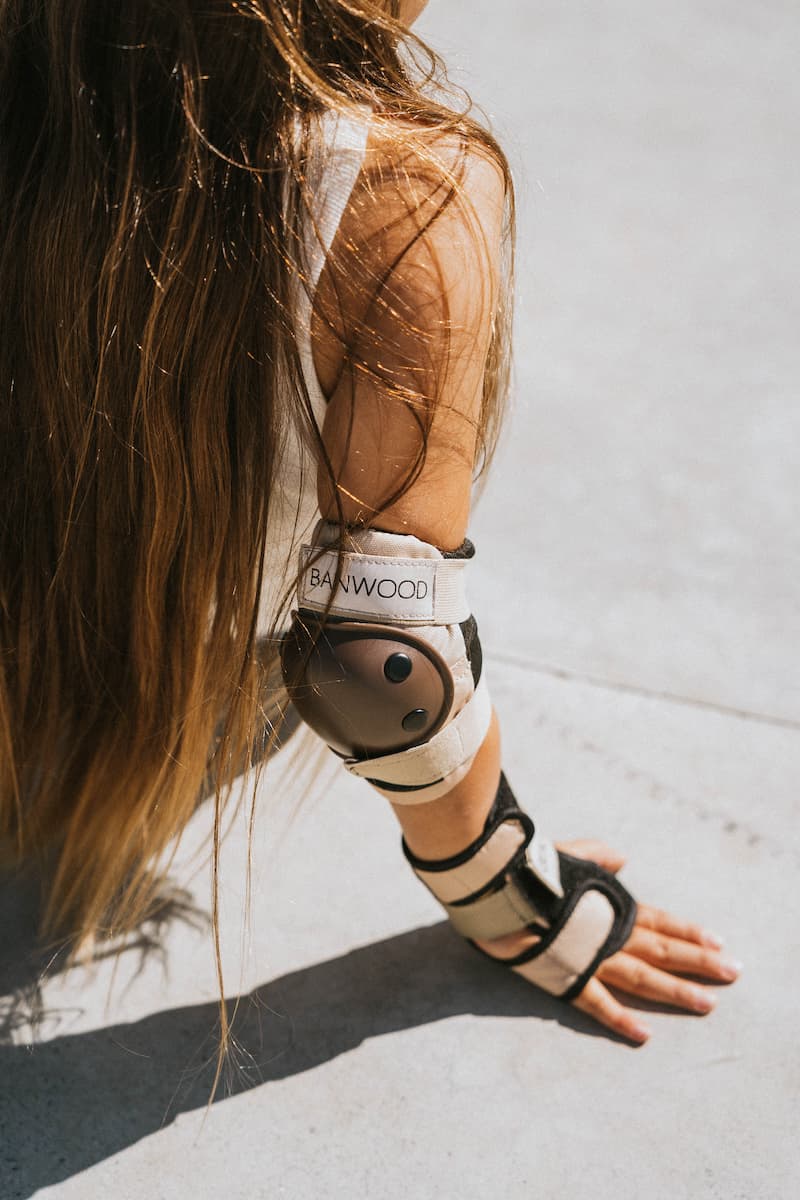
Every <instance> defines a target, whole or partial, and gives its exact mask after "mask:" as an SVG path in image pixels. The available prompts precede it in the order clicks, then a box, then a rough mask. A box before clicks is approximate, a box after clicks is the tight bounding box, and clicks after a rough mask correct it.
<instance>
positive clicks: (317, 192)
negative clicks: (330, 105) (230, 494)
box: [294, 109, 369, 423]
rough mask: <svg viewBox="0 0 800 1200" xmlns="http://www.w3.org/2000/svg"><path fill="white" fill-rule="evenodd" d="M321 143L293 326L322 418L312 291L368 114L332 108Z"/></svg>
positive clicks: (349, 186) (348, 188) (356, 163)
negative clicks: (313, 345) (313, 337)
mask: <svg viewBox="0 0 800 1200" xmlns="http://www.w3.org/2000/svg"><path fill="white" fill-rule="evenodd" d="M319 123H320V135H321V136H320V139H319V146H318V149H317V151H316V152H315V153H313V154H312V156H311V162H310V163H309V167H308V177H307V186H308V195H309V198H310V200H309V204H310V207H309V211H308V214H307V217H306V220H305V222H304V239H303V252H304V258H305V263H304V275H305V277H306V278H305V282H304V284H303V285H302V286H300V287H298V289H297V296H296V300H295V305H294V325H295V336H296V339H297V351H298V355H299V358H300V365H301V368H302V372H303V379H304V381H305V385H306V387H307V389H308V394H309V398H310V400H311V404H312V407H313V409H314V414H315V416H316V417H317V419H318V420H319V421H320V423H321V422H322V419H323V417H324V414H325V404H326V400H325V396H324V394H323V392H322V388H321V387H320V384H319V379H318V378H317V372H316V370H315V368H314V356H313V353H312V349H311V311H312V307H313V303H314V295H315V293H316V290H317V284H318V283H319V277H320V275H321V274H322V268H323V267H324V265H325V259H326V257H327V255H328V252H329V250H330V248H331V245H332V244H333V239H334V238H335V236H336V231H337V229H338V228H339V224H340V222H341V219H342V215H343V213H344V210H345V208H346V207H347V202H348V200H349V199H350V195H351V193H352V191H353V188H354V186H355V182H356V180H357V178H358V175H359V172H360V171H361V167H362V166H363V163H364V155H365V153H366V148H367V138H368V136H369V113H368V110H366V109H365V112H364V118H363V120H359V119H356V118H353V117H348V116H345V115H344V114H343V113H339V112H336V111H335V110H332V109H330V110H328V111H327V112H325V113H324V114H323V115H322V116H321V117H320V118H319Z"/></svg>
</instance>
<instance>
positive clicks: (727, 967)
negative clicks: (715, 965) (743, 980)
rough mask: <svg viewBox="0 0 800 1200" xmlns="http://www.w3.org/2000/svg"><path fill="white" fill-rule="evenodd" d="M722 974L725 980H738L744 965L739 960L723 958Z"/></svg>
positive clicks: (721, 961)
mask: <svg viewBox="0 0 800 1200" xmlns="http://www.w3.org/2000/svg"><path fill="white" fill-rule="evenodd" d="M719 965H720V974H721V975H722V978H723V979H738V978H739V975H740V974H741V971H742V964H741V963H740V962H739V960H738V958H721V959H720V960H719Z"/></svg>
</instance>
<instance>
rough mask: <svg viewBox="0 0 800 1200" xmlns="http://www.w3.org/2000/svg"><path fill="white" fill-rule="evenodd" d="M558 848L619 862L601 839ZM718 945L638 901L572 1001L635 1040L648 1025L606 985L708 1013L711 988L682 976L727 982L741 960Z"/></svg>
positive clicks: (610, 865) (607, 863)
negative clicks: (612, 947)
mask: <svg viewBox="0 0 800 1200" xmlns="http://www.w3.org/2000/svg"><path fill="white" fill-rule="evenodd" d="M558 848H559V849H560V850H564V851H566V852H567V853H568V854H574V855H575V856H576V857H577V858H586V859H589V860H590V861H592V862H596V863H598V864H599V865H600V866H601V867H605V869H606V870H607V871H614V872H616V871H619V869H620V868H621V867H622V866H623V864H624V862H625V859H624V857H623V856H622V855H621V854H618V853H617V852H616V851H614V850H612V849H611V848H610V847H609V846H606V845H605V844H604V843H603V842H596V841H574V842H565V843H560V844H559V846H558ZM721 947H722V943H721V942H720V940H719V939H718V938H717V937H716V936H715V935H714V934H712V933H708V932H707V931H705V930H703V929H701V927H700V926H699V925H694V924H692V923H690V922H688V921H682V920H679V919H678V918H677V917H673V916H671V915H670V914H669V913H666V912H662V911H661V910H660V909H657V908H651V907H650V906H649V905H647V904H640V905H639V906H638V912H637V917H636V924H635V925H634V927H633V930H632V931H631V934H630V937H629V938H628V941H627V942H626V943H625V946H624V948H623V949H622V950H619V951H617V953H616V954H612V955H611V957H610V958H607V959H606V960H605V961H604V962H603V963H601V964H600V966H599V967H598V969H597V971H596V972H595V974H594V975H593V977H592V978H591V979H590V980H589V982H588V983H587V984H586V987H585V988H584V989H583V991H582V992H581V993H580V995H578V996H576V998H575V999H574V1000H573V1001H572V1003H573V1004H574V1006H575V1007H576V1008H579V1009H581V1010H582V1011H583V1012H586V1013H588V1014H589V1015H590V1016H592V1017H594V1018H595V1019H596V1020H597V1021H599V1022H600V1024H601V1025H605V1026H606V1028H607V1029H611V1030H613V1032H614V1033H618V1034H620V1035H621V1036H622V1037H626V1038H629V1039H630V1040H631V1041H633V1042H638V1043H640V1044H641V1043H643V1042H646V1041H647V1039H648V1038H649V1037H650V1030H649V1029H648V1028H647V1026H646V1025H645V1024H643V1022H642V1021H641V1020H640V1018H639V1016H638V1015H637V1013H636V1012H635V1011H633V1010H631V1009H629V1008H626V1006H625V1005H624V1004H621V1003H620V1002H619V1000H617V999H616V997H615V996H613V995H612V993H611V992H610V991H609V985H610V986H611V987H614V988H616V989H618V990H619V991H622V992H625V993H627V994H628V995H629V996H636V997H639V998H641V999H644V1000H651V1001H655V1002H656V1003H658V1004H670V1005H672V1006H674V1007H676V1008H680V1009H684V1010H685V1011H687V1012H691V1013H697V1014H705V1013H709V1012H711V1010H712V1009H713V1007H714V1005H715V1003H716V996H715V995H714V993H713V992H712V991H711V990H710V989H709V988H708V987H705V986H703V985H702V984H696V983H691V982H689V980H687V979H684V978H682V976H683V975H695V976H700V977H702V978H704V979H708V980H711V981H713V982H717V983H732V982H733V981H734V980H735V979H736V978H737V976H738V975H739V972H740V970H741V964H740V963H736V962H734V961H733V960H731V959H729V958H727V957H724V956H723V955H721V954H720V950H721Z"/></svg>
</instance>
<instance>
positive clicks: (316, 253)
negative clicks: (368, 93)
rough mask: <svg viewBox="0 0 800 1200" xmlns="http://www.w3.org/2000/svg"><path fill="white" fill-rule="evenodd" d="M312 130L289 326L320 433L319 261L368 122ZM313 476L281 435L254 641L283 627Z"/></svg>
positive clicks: (331, 122) (330, 118) (292, 439)
mask: <svg viewBox="0 0 800 1200" xmlns="http://www.w3.org/2000/svg"><path fill="white" fill-rule="evenodd" d="M319 125H320V137H319V153H316V154H314V153H312V156H311V162H310V163H309V166H308V176H307V182H308V188H307V190H308V195H309V196H310V198H311V203H312V211H311V212H310V213H309V218H308V222H307V234H306V237H305V245H304V251H305V258H306V264H305V266H306V274H307V278H308V287H298V288H297V290H296V298H295V303H294V310H295V311H294V326H295V336H296V340H297V352H298V356H299V359H300V366H301V369H302V372H303V379H304V381H305V385H306V388H307V389H308V395H309V399H310V401H311V406H312V408H313V412H314V416H315V418H316V420H317V423H318V425H319V426H320V428H321V427H322V422H323V421H324V419H325V405H326V399H325V396H324V394H323V391H322V388H321V387H320V384H319V379H318V378H317V373H316V370H315V369H314V356H313V353H312V347H311V311H312V306H313V302H314V293H315V292H316V288H317V284H318V283H319V277H320V275H321V273H322V268H323V266H324V265H325V259H326V257H327V254H328V251H329V250H330V248H331V244H332V243H333V239H334V237H335V236H336V231H337V229H338V228H339V223H340V222H341V219H342V214H343V213H344V210H345V208H346V206H347V201H348V200H349V199H350V194H351V192H352V190H353V187H354V186H355V182H356V179H357V178H358V174H359V172H360V170H361V167H362V165H363V162H364V154H365V152H366V147H367V138H368V136H369V115H368V112H367V110H365V115H364V120H363V121H357V120H355V119H352V118H348V117H345V116H343V115H342V114H340V113H337V112H335V111H333V110H330V111H328V112H326V113H325V114H324V115H323V116H322V117H320V118H319ZM316 472H317V464H316V462H315V461H313V460H312V457H311V455H310V453H309V452H308V450H307V449H306V448H305V447H304V446H303V445H302V444H301V442H300V440H299V438H298V437H297V435H296V434H288V435H287V437H286V439H285V443H284V446H283V449H282V453H281V463H280V468H279V471H278V475H277V480H276V487H275V490H274V492H273V497H272V504H271V514H270V521H269V533H268V538H267V556H266V568H265V577H264V586H263V588H262V592H261V600H260V604H259V620H258V633H259V635H263V634H265V633H266V632H267V631H268V630H269V628H270V625H271V624H272V623H273V622H274V620H275V614H276V612H277V611H278V610H279V609H283V610H284V611H282V612H281V620H280V622H279V627H281V628H282V627H285V626H286V625H287V624H288V618H289V611H288V606H285V604H284V593H285V591H286V588H287V585H288V583H289V582H290V581H291V580H292V578H293V577H294V575H295V573H296V569H297V549H298V547H299V546H300V543H301V542H302V541H303V540H304V539H305V538H307V537H308V535H309V534H310V532H311V529H312V527H313V525H314V523H315V522H316V521H317V519H318V517H319V510H318V507H317V475H316Z"/></svg>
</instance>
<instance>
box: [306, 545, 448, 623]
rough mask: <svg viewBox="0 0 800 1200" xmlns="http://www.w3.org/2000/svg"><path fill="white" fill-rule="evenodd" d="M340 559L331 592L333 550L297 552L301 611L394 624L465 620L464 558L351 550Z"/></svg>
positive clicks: (334, 566) (336, 558) (335, 559)
mask: <svg viewBox="0 0 800 1200" xmlns="http://www.w3.org/2000/svg"><path fill="white" fill-rule="evenodd" d="M341 559H342V563H341V575H340V578H339V583H338V586H336V587H334V585H335V583H336V572H337V567H338V565H339V555H338V554H337V553H336V551H335V550H320V548H319V547H318V546H303V547H302V548H301V550H300V582H299V585H298V590H297V597H298V603H299V605H300V607H301V608H309V609H312V610H313V611H315V612H326V611H327V612H329V613H330V615H331V616H335V617H365V618H367V619H369V620H372V621H379V622H381V623H383V624H386V623H387V622H388V623H389V624H396V625H458V624H460V623H461V621H466V619H467V617H469V615H470V608H469V604H468V603H467V596H466V591H465V586H464V571H465V568H466V565H467V561H468V560H467V559H463V558H401V557H395V556H394V555H392V556H391V557H389V556H384V555H377V554H354V553H352V552H350V551H346V552H345V553H343V554H342V556H341ZM331 598H332V603H331ZM329 604H330V607H328V605H329Z"/></svg>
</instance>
